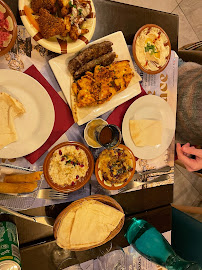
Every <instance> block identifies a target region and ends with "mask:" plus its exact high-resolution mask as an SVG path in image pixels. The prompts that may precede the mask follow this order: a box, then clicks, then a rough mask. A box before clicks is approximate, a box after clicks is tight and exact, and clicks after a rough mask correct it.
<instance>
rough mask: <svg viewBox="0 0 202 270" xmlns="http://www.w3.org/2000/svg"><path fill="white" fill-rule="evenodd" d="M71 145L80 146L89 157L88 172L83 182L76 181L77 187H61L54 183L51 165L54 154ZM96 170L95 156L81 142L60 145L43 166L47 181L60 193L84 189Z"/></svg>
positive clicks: (49, 154)
mask: <svg viewBox="0 0 202 270" xmlns="http://www.w3.org/2000/svg"><path fill="white" fill-rule="evenodd" d="M69 145H73V146H78V147H80V148H81V149H82V150H83V151H84V152H85V153H86V155H87V158H88V164H89V167H88V171H87V173H86V175H85V177H84V179H83V180H82V181H76V182H75V185H73V186H72V185H65V186H60V185H58V184H56V183H54V182H53V181H52V179H51V177H50V175H49V172H48V171H49V165H50V160H51V158H52V155H53V153H54V152H55V151H56V150H58V149H60V148H62V147H63V146H69ZM93 170H94V159H93V155H92V153H91V152H90V150H89V149H88V148H87V147H86V146H85V145H84V144H82V143H79V142H63V143H60V144H58V145H57V146H55V147H54V148H53V149H52V150H51V151H50V152H49V153H48V155H47V156H46V158H45V160H44V164H43V172H44V177H45V179H46V181H47V183H48V184H49V186H51V187H52V188H53V189H55V190H57V191H59V192H64V193H70V192H73V191H76V190H78V189H80V188H82V187H83V186H84V185H85V184H86V183H87V182H88V181H89V180H90V177H91V175H92V173H93Z"/></svg>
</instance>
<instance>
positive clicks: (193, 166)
mask: <svg viewBox="0 0 202 270" xmlns="http://www.w3.org/2000/svg"><path fill="white" fill-rule="evenodd" d="M176 150H177V155H178V159H179V160H180V161H182V163H183V164H184V166H185V167H186V169H187V171H189V172H193V171H198V170H200V169H202V149H196V148H195V147H194V146H190V144H189V143H186V144H185V145H183V146H182V147H181V145H180V144H179V143H177V147H176ZM190 155H194V156H195V159H193V158H190Z"/></svg>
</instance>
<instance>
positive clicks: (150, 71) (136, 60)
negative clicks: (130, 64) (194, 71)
mask: <svg viewBox="0 0 202 270" xmlns="http://www.w3.org/2000/svg"><path fill="white" fill-rule="evenodd" d="M146 27H156V28H158V29H159V30H160V31H161V32H163V33H164V34H165V36H166V37H167V39H168V46H169V55H168V57H167V61H166V63H165V64H164V65H163V66H162V67H160V68H159V69H158V70H155V71H153V70H149V69H145V68H144V67H143V66H142V65H141V63H140V62H139V60H138V59H137V56H136V41H137V37H138V36H139V35H140V33H141V32H142V31H143V30H144V29H145V28H146ZM132 51H133V57H134V59H135V62H136V64H137V65H138V67H139V68H140V69H141V70H142V71H144V72H145V73H148V74H157V73H160V72H162V71H163V70H164V69H165V68H166V66H167V65H168V63H169V61H170V56H171V44H170V39H169V37H168V35H167V34H166V32H165V31H164V30H163V29H162V28H161V27H160V26H158V25H156V24H146V25H144V26H142V27H141V28H140V29H139V30H138V31H137V33H136V34H135V37H134V39H133V46H132Z"/></svg>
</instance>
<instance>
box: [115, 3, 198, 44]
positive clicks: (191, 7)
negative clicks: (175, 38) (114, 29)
mask: <svg viewBox="0 0 202 270" xmlns="http://www.w3.org/2000/svg"><path fill="white" fill-rule="evenodd" d="M113 1H117V2H122V3H127V4H131V5H135V6H140V7H146V8H151V9H155V10H160V11H164V12H169V13H174V14H177V15H179V19H180V23H179V48H180V47H182V46H184V45H186V44H189V43H192V42H196V41H199V40H202V15H201V14H202V0H164V1H162V0H152V1H149V0H113Z"/></svg>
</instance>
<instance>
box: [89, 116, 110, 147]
mask: <svg viewBox="0 0 202 270" xmlns="http://www.w3.org/2000/svg"><path fill="white" fill-rule="evenodd" d="M107 124H108V123H107V121H105V120H103V119H102V118H96V119H93V120H91V121H90V122H88V124H87V125H86V127H85V129H84V139H85V141H86V143H87V144H88V145H89V146H90V147H92V148H101V147H102V145H100V144H99V143H98V141H97V139H96V137H95V132H96V130H97V131H98V130H99V129H102V128H103V127H104V126H106V125H107Z"/></svg>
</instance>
